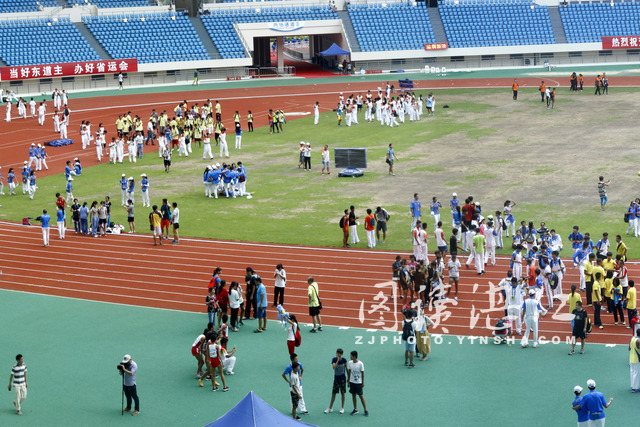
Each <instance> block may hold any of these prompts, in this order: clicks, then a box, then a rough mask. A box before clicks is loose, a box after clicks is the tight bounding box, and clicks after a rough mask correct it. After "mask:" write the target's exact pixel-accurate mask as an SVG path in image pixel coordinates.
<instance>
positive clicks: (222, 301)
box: [216, 280, 229, 325]
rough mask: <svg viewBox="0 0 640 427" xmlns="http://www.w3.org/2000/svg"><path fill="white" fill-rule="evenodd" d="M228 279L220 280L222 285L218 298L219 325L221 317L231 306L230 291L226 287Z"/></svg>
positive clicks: (218, 291)
mask: <svg viewBox="0 0 640 427" xmlns="http://www.w3.org/2000/svg"><path fill="white" fill-rule="evenodd" d="M226 284H227V282H226V280H221V281H220V286H219V287H218V289H217V291H216V292H217V293H216V299H217V300H218V308H219V309H218V325H220V318H221V317H222V315H223V314H227V307H228V306H229V291H228V290H227V288H226V287H225V286H226Z"/></svg>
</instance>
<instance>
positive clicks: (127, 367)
mask: <svg viewBox="0 0 640 427" xmlns="http://www.w3.org/2000/svg"><path fill="white" fill-rule="evenodd" d="M118 370H119V371H120V375H123V379H122V390H123V392H124V395H125V396H126V397H127V407H126V408H124V409H123V410H122V413H123V414H124V413H125V412H129V411H130V410H131V399H133V401H134V402H135V404H136V406H135V410H134V411H133V412H132V413H131V415H138V414H139V413H140V401H139V399H138V391H137V390H136V372H137V371H138V365H137V364H136V362H134V361H133V360H132V359H131V356H129V355H128V354H125V355H124V358H123V359H122V362H120V364H119V365H118Z"/></svg>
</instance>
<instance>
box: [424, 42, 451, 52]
mask: <svg viewBox="0 0 640 427" xmlns="http://www.w3.org/2000/svg"><path fill="white" fill-rule="evenodd" d="M442 49H449V43H425V45H424V50H442Z"/></svg>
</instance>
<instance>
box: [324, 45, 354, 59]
mask: <svg viewBox="0 0 640 427" xmlns="http://www.w3.org/2000/svg"><path fill="white" fill-rule="evenodd" d="M320 55H322V56H337V55H351V52H349V51H348V50H344V49H343V48H341V47H340V46H338V45H337V44H335V43H334V44H332V45H331V47H330V48H329V49H327V50H323V51H322V52H320Z"/></svg>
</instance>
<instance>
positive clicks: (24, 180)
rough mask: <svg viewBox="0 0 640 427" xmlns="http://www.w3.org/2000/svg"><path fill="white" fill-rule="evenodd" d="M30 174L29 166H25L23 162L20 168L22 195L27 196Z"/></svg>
mask: <svg viewBox="0 0 640 427" xmlns="http://www.w3.org/2000/svg"><path fill="white" fill-rule="evenodd" d="M30 174H31V170H30V169H29V166H27V162H26V161H25V162H24V166H22V194H27V193H28V192H29V175H30Z"/></svg>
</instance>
